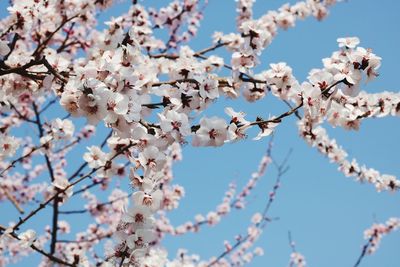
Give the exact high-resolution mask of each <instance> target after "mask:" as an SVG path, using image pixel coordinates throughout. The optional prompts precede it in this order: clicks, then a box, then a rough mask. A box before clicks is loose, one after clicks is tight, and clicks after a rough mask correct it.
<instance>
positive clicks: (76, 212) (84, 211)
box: [59, 193, 132, 214]
mask: <svg viewBox="0 0 400 267" xmlns="http://www.w3.org/2000/svg"><path fill="white" fill-rule="evenodd" d="M131 195H132V193H130V194H128V195H126V196H123V197H118V198H116V199H113V200H110V201H107V202H103V203H100V204H97V206H96V209H101V208H102V207H104V206H107V205H110V204H113V203H115V202H117V201H120V200H122V199H125V198H129V197H130V196H131ZM90 210H91V209H82V210H68V211H60V212H59V213H60V214H81V213H86V212H88V211H90Z"/></svg>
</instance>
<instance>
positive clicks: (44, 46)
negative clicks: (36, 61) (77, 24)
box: [32, 14, 80, 56]
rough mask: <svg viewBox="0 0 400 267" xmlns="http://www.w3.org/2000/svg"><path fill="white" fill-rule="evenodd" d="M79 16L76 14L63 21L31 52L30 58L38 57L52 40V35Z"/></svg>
mask: <svg viewBox="0 0 400 267" xmlns="http://www.w3.org/2000/svg"><path fill="white" fill-rule="evenodd" d="M78 16H80V14H76V15H74V16H72V17H70V18H68V19H66V20H64V21H63V22H62V23H61V24H60V25H59V26H58V27H57V28H56V29H55V30H54V31H53V32H52V33H50V34H49V35H48V36H47V38H46V39H45V40H44V41H43V43H40V44H39V45H38V46H37V47H36V49H35V51H34V52H33V54H32V56H38V55H39V54H40V53H41V52H42V51H43V50H44V49H45V48H46V46H47V44H48V43H49V42H50V40H51V39H52V38H53V36H54V34H56V33H57V32H58V31H59V30H60V29H61V28H62V27H64V25H65V24H67V23H68V22H69V21H71V20H73V19H74V18H77V17H78Z"/></svg>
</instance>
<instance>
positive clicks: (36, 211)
mask: <svg viewBox="0 0 400 267" xmlns="http://www.w3.org/2000/svg"><path fill="white" fill-rule="evenodd" d="M134 145H135V144H134V143H131V144H129V145H127V146H125V147H123V148H121V149H120V150H119V151H118V152H117V153H116V154H115V155H114V156H112V157H111V158H110V159H109V160H108V161H109V162H110V161H112V160H114V159H115V158H116V157H118V156H119V155H121V154H122V153H124V152H125V151H127V150H128V149H129V148H131V147H132V146H134ZM108 164H109V163H106V164H105V165H103V166H99V167H97V168H94V169H92V170H91V171H90V172H88V173H87V174H86V175H83V176H82V177H80V178H79V179H78V180H76V181H75V182H73V183H71V184H69V185H68V186H66V187H65V188H64V189H60V190H58V191H57V192H56V193H55V194H54V195H52V196H51V197H50V198H48V199H47V200H46V201H44V202H42V203H40V204H39V206H38V207H37V208H36V209H34V210H32V211H31V212H30V213H29V214H28V215H27V216H25V217H24V218H20V220H19V222H18V223H17V224H15V225H14V227H13V228H12V229H13V230H17V229H18V228H19V227H20V226H21V225H23V224H24V223H26V222H27V221H28V220H29V219H30V218H32V217H33V216H34V215H36V214H37V213H38V212H39V211H41V210H42V209H44V208H45V207H47V205H49V203H50V202H52V201H53V200H54V199H56V198H57V197H58V195H59V194H63V193H65V192H66V191H67V190H68V189H69V188H71V187H72V186H74V185H76V184H78V183H80V182H82V181H83V180H85V179H86V178H88V177H90V176H92V175H93V174H94V173H96V172H97V171H98V170H100V169H103V168H105V167H106V166H107V165H108Z"/></svg>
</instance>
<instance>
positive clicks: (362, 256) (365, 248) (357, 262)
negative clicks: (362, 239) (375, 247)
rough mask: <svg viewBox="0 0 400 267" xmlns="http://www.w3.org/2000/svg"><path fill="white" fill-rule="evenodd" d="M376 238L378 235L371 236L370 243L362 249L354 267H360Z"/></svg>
mask: <svg viewBox="0 0 400 267" xmlns="http://www.w3.org/2000/svg"><path fill="white" fill-rule="evenodd" d="M375 237H376V233H374V234H373V235H371V237H370V238H369V239H368V242H367V243H365V245H364V246H363V248H362V251H361V254H360V256H359V257H358V259H357V261H356V263H355V264H354V265H353V267H358V266H359V265H360V263H361V261H362V259H363V258H364V257H365V255H366V254H367V250H368V247H369V246H370V245H371V243H372V241H373V240H374V238H375Z"/></svg>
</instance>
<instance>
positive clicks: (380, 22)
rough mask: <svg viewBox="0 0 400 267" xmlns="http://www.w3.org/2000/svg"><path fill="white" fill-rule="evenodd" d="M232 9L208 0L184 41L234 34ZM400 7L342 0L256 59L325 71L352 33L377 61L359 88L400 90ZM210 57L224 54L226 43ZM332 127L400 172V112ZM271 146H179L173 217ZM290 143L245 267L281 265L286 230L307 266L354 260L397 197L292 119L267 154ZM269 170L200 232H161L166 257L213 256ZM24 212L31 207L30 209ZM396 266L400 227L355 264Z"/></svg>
mask: <svg viewBox="0 0 400 267" xmlns="http://www.w3.org/2000/svg"><path fill="white" fill-rule="evenodd" d="M166 2H167V1H160V0H159V1H155V0H148V1H143V3H144V4H145V5H146V6H154V5H155V6H160V4H162V3H166ZM286 2H287V1H277V0H271V1H262V0H259V1H257V2H256V4H255V7H254V17H255V18H258V17H259V16H261V15H262V14H264V13H265V12H267V11H268V10H270V9H277V8H279V7H280V6H281V5H282V4H284V3H286ZM294 2H295V1H290V3H294ZM0 5H1V6H0V7H1V9H2V10H3V11H1V12H3V13H1V14H2V17H3V16H4V9H5V8H3V7H5V6H6V1H4V0H2V1H0ZM235 6H236V2H235V1H233V0H210V2H209V5H208V7H207V9H206V10H205V18H204V20H203V21H202V22H201V28H200V30H199V33H198V36H197V37H196V38H195V39H194V40H193V41H192V42H191V43H190V45H191V46H192V47H193V49H194V50H198V49H201V48H204V47H208V46H209V45H210V44H211V41H212V40H211V37H210V36H211V35H212V33H213V32H214V31H222V32H224V33H230V32H233V31H235V14H236V13H235ZM399 9H400V2H399V1H395V0H392V1H390V0H382V1H372V0H353V1H345V2H342V3H339V4H337V5H336V6H334V7H333V8H332V9H331V12H330V15H329V16H328V17H327V18H326V19H325V20H323V21H322V22H318V21H316V20H315V19H314V18H308V19H306V20H305V21H298V22H297V23H296V24H297V25H296V27H295V28H291V29H289V30H287V31H279V33H278V35H277V37H276V38H275V39H274V41H273V43H272V44H271V45H270V46H269V47H268V48H267V49H266V50H265V52H264V53H263V55H262V57H261V62H262V63H261V65H260V66H259V67H258V68H257V70H258V71H262V70H265V69H267V68H269V64H270V63H276V62H281V61H283V62H287V64H288V65H289V66H291V67H292V69H293V73H294V75H295V77H296V78H297V79H298V80H299V81H300V82H302V81H304V80H305V79H306V77H307V74H308V71H309V70H310V69H312V68H321V67H322V61H321V60H322V58H324V57H329V56H330V55H331V53H332V52H333V51H336V50H337V49H338V47H337V43H336V39H337V38H339V37H347V36H358V37H359V38H360V40H361V44H360V46H362V47H365V48H372V49H373V51H374V53H375V54H377V55H378V56H381V57H382V58H383V60H382V66H381V68H380V71H379V72H380V74H381V75H380V76H379V77H378V79H376V80H375V81H373V82H372V83H371V84H369V85H368V86H365V88H364V89H365V90H367V91H368V92H371V93H376V92H381V91H384V90H388V91H394V92H398V91H399V85H398V80H397V79H398V77H399V66H398V64H399V62H400V50H399V47H400V46H399V42H400V32H399V27H398V25H400V17H399V15H398V10H399ZM126 10H127V2H125V3H121V4H117V5H116V6H115V7H113V8H111V9H110V10H108V11H107V12H105V13H104V14H102V16H101V17H100V20H101V21H105V20H107V19H108V18H109V17H110V16H117V15H118V14H120V13H121V12H125V11H126ZM100 27H103V26H101V25H100ZM220 52H221V53H220ZM216 54H219V55H226V53H224V52H222V50H221V51H217V52H216ZM227 62H229V61H227ZM225 106H231V107H233V108H234V109H235V110H242V111H244V112H246V113H247V114H248V115H249V116H248V117H249V118H254V117H255V116H257V115H261V116H264V117H268V115H269V114H272V115H273V114H280V113H281V112H283V111H285V110H286V106H285V105H283V104H282V103H281V102H278V101H276V100H274V98H273V97H272V96H267V97H266V98H264V99H263V100H261V101H259V102H257V103H255V104H249V103H246V102H245V101H243V100H224V99H222V98H221V99H220V100H218V101H217V103H215V104H213V106H212V107H211V108H210V109H209V110H208V111H207V112H206V115H207V116H212V115H219V116H224V115H223V108H224V107H225ZM225 118H226V117H225ZM79 123H84V121H80V122H79ZM31 130H32V129H31ZM31 130H27V129H24V130H22V129H21V132H19V133H18V134H19V135H24V134H27V133H30V131H31ZM328 132H329V134H330V136H331V137H332V138H335V139H336V140H337V141H338V143H339V144H340V145H342V146H343V148H344V149H345V150H347V152H348V154H349V158H353V157H354V158H356V159H357V160H358V161H359V163H360V164H361V165H362V164H366V165H367V166H368V167H372V168H375V169H377V170H379V171H380V172H381V173H387V174H393V175H396V176H398V177H400V170H399V166H400V157H399V156H398V151H399V148H400V145H399V143H398V138H399V136H400V124H399V121H398V118H383V119H368V120H364V121H363V123H362V125H361V128H360V130H359V131H357V132H355V131H345V130H342V129H335V128H331V127H328ZM251 134H253V136H255V134H256V132H250V135H251ZM106 135H107V132H106V131H105V130H104V127H101V126H99V132H98V134H97V136H98V139H97V140H100V139H102V138H101V136H106ZM253 136H250V137H253ZM87 145H89V143H88V144H87ZM267 145H268V138H266V139H263V140H261V141H253V140H251V138H248V139H247V140H245V141H242V142H238V143H234V144H228V145H225V146H223V147H220V148H193V147H191V146H190V145H187V146H185V147H184V149H183V161H182V162H179V163H177V164H176V165H175V168H174V173H175V180H174V182H175V183H177V184H180V185H182V186H184V187H185V190H186V196H185V197H184V198H183V200H182V201H181V203H180V206H179V208H178V209H177V210H175V211H173V212H171V216H170V218H171V221H172V223H173V224H174V225H179V224H181V223H184V222H186V221H187V220H193V218H194V216H195V215H196V214H198V213H202V214H206V213H207V212H208V211H209V210H214V209H215V207H216V206H217V205H218V204H219V203H220V202H221V199H222V197H223V195H224V192H225V191H226V190H227V188H228V184H229V183H230V182H233V181H234V182H235V183H236V184H237V186H238V188H241V187H242V186H243V185H244V184H245V183H246V182H247V180H248V178H249V177H250V175H251V173H252V172H254V171H255V170H256V169H257V167H258V162H259V160H260V158H261V157H262V156H263V154H264V153H265V151H266V148H267ZM290 149H293V153H292V155H291V157H290V159H289V162H288V164H289V166H290V170H289V172H287V173H286V174H285V175H284V177H283V178H282V179H283V180H282V187H281V188H280V189H279V191H278V194H277V197H276V200H275V202H274V204H273V206H272V208H271V210H270V213H269V215H270V216H271V217H279V218H280V219H279V220H278V221H274V222H272V223H271V224H269V225H268V226H267V227H266V229H265V231H264V233H263V235H262V237H261V238H260V239H259V241H258V242H257V244H256V245H257V246H260V247H262V248H264V251H265V255H264V256H262V257H258V258H255V259H254V261H253V262H252V263H251V264H250V265H249V266H255V267H261V266H274V267H275V266H287V265H288V262H289V255H290V253H291V249H290V247H289V242H288V231H291V233H292V237H293V239H294V240H295V242H296V248H297V250H298V251H299V252H301V253H302V254H303V255H304V256H305V257H306V261H307V265H308V266H314V267H315V266H318V267H321V266H323V267H336V266H353V265H354V263H355V262H356V260H357V258H358V256H359V254H360V253H361V247H362V246H363V245H364V244H365V242H366V241H365V240H364V238H363V232H364V230H365V229H367V228H369V227H370V226H371V225H372V224H373V223H374V222H385V221H386V220H387V219H389V218H390V217H392V216H397V217H399V216H400V205H399V203H400V202H399V201H400V197H399V194H398V193H396V194H391V193H388V192H382V193H377V192H376V190H375V188H374V186H373V185H369V184H365V185H362V184H359V183H357V182H355V181H354V180H352V178H346V177H345V176H344V175H343V174H342V173H340V172H338V171H337V166H336V165H333V164H330V163H329V160H327V159H326V158H325V157H324V156H322V155H321V154H319V153H318V151H317V150H316V149H314V148H311V147H308V146H307V144H306V143H305V142H304V141H303V140H302V139H301V138H300V137H298V134H297V126H296V119H295V118H294V117H293V118H288V119H285V120H284V122H283V123H281V124H280V125H279V127H278V128H277V130H276V134H275V140H274V147H273V157H274V158H275V159H276V160H278V161H280V160H282V159H283V158H284V157H285V155H286V154H287V152H288V151H289V150H290ZM82 152H83V150H82ZM76 153H77V154H75V155H73V156H74V159H71V161H70V162H69V163H70V164H69V166H70V167H68V168H70V169H71V170H73V169H75V168H76V167H75V166H74V165H75V161H76V164H78V162H79V161H78V159H79V157H81V154H79V153H80V152H79V151H78V152H76ZM275 177H276V170H275V169H274V168H273V167H270V168H269V169H268V170H267V172H266V175H265V176H264V177H263V178H262V179H261V181H260V182H259V184H258V186H257V188H256V189H255V190H254V192H252V194H251V196H250V197H249V199H248V200H249V203H248V206H247V209H246V210H241V211H233V212H232V213H231V214H230V215H228V216H226V217H224V218H223V220H222V222H221V223H220V224H218V225H217V226H216V227H203V228H202V229H201V232H200V233H199V234H190V233H189V234H187V235H185V236H182V237H167V238H166V239H165V241H164V243H163V245H164V246H165V247H166V249H167V250H168V251H169V255H170V258H171V257H174V256H175V253H176V251H177V249H178V248H186V249H188V251H189V253H193V254H198V255H199V256H200V257H201V258H203V259H207V258H209V257H211V256H214V255H219V254H220V253H221V252H222V251H223V249H224V246H223V241H224V240H228V241H230V242H231V243H233V242H234V236H235V235H237V234H245V233H246V229H247V226H248V224H249V222H250V219H251V216H252V214H253V213H254V212H257V211H262V210H263V208H264V205H265V202H266V200H267V196H268V193H269V191H270V190H271V188H272V186H273V183H274V180H275ZM126 185H127V179H126V180H123V181H121V186H122V187H126ZM78 204H79V201H72V202H71V203H69V204H68V205H69V206H68V207H65V209H74V208H75V209H76V208H79V207H81V206H79V205H78ZM2 208H3V210H2V211H1V213H0V214H3V215H0V223H2V224H4V223H6V222H8V221H9V220H11V219H15V218H17V214H16V213H15V211H14V209H13V207H11V206H10V205H8V206H6V207H5V208H4V206H2ZM31 208H34V206H32V207H31ZM26 209H27V210H30V208H29V207H26ZM50 215H51V212H50V209H47V210H46V211H44V212H42V213H41V214H40V216H37V218H35V219H34V220H32V222H31V224H30V225H29V224H27V225H26V227H27V228H28V227H33V228H35V227H36V229H38V231H40V229H43V228H44V225H45V224H47V223H48V222H49V221H50V219H49V218H50V217H49V216H50ZM74 216H75V217H74V218H76V219H79V220H75V221H79V222H81V223H82V224H81V225H79V224H78V223H76V222H75V223H74V224H73V227H76V228H79V227H80V226H81V227H83V226H84V225H83V223H85V222H87V221H88V218H86V217H85V216H82V215H74ZM71 218H72V217H71ZM71 238H72V236H71ZM35 260H37V257H31V258H29V261H28V260H24V261H21V262H20V263H19V264H16V265H12V266H36V265H37V264H36V263H33V262H34V261H35ZM32 264H33V265H32ZM399 265H400V233H399V232H395V233H392V234H390V235H389V236H385V237H384V238H383V240H382V243H381V245H380V248H379V250H378V251H377V252H376V253H375V254H374V255H372V256H367V257H366V258H364V260H363V262H362V264H361V265H360V266H363V267H375V266H382V267H396V266H399Z"/></svg>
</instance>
